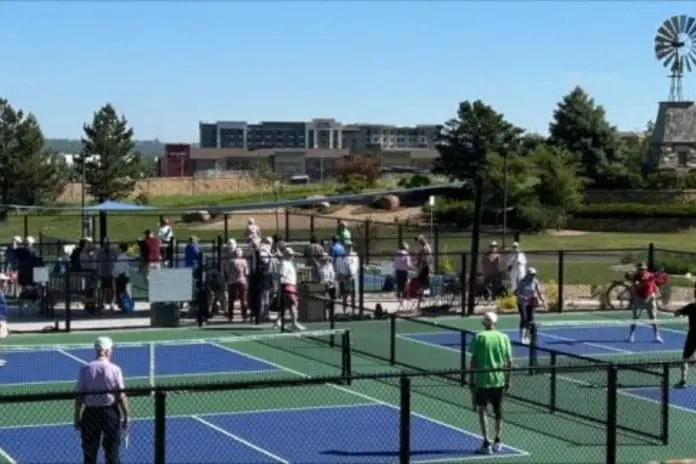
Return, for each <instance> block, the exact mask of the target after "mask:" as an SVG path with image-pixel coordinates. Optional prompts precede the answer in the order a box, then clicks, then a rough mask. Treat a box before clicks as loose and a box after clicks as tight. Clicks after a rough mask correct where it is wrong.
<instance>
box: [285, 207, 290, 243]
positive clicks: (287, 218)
mask: <svg viewBox="0 0 696 464" xmlns="http://www.w3.org/2000/svg"><path fill="white" fill-rule="evenodd" d="M285 241H286V242H289V241H290V210H289V209H288V208H285Z"/></svg>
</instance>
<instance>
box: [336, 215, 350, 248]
mask: <svg viewBox="0 0 696 464" xmlns="http://www.w3.org/2000/svg"><path fill="white" fill-rule="evenodd" d="M338 240H339V241H340V242H341V243H342V244H343V245H345V244H346V243H348V242H350V241H351V234H350V231H349V230H348V226H347V225H346V223H345V222H343V221H339V222H338Z"/></svg>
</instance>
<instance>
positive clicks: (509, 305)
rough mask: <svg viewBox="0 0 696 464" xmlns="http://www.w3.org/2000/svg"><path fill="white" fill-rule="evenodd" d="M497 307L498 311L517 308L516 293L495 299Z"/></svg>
mask: <svg viewBox="0 0 696 464" xmlns="http://www.w3.org/2000/svg"><path fill="white" fill-rule="evenodd" d="M495 307H496V309H498V311H511V310H517V297H516V296H514V295H508V296H501V297H500V298H498V299H497V300H495Z"/></svg>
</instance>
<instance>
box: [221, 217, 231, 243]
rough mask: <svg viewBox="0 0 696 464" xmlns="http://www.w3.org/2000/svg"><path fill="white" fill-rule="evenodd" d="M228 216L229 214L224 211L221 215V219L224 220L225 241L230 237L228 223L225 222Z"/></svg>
mask: <svg viewBox="0 0 696 464" xmlns="http://www.w3.org/2000/svg"><path fill="white" fill-rule="evenodd" d="M228 217H229V216H228V215H227V213H224V214H223V215H222V220H223V221H225V225H224V227H225V229H224V230H225V241H228V240H229V239H230V225H229V223H228V222H227V218H228Z"/></svg>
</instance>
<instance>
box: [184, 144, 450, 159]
mask: <svg viewBox="0 0 696 464" xmlns="http://www.w3.org/2000/svg"><path fill="white" fill-rule="evenodd" d="M283 153H299V154H304V155H305V156H306V157H307V158H342V157H344V156H348V155H350V154H351V152H350V150H348V149H343V150H329V149H309V150H307V149H302V148H263V149H259V150H247V149H244V148H198V147H191V159H193V160H197V159H198V160H218V159H227V158H256V157H259V158H268V157H269V156H272V155H276V154H279V155H281V154H283ZM375 153H382V154H384V155H387V156H388V155H389V154H390V153H392V154H408V153H410V155H411V157H412V158H417V159H436V158H439V156H440V154H439V153H438V152H437V150H429V149H410V150H409V149H399V150H383V151H381V152H379V151H378V152H375Z"/></svg>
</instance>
